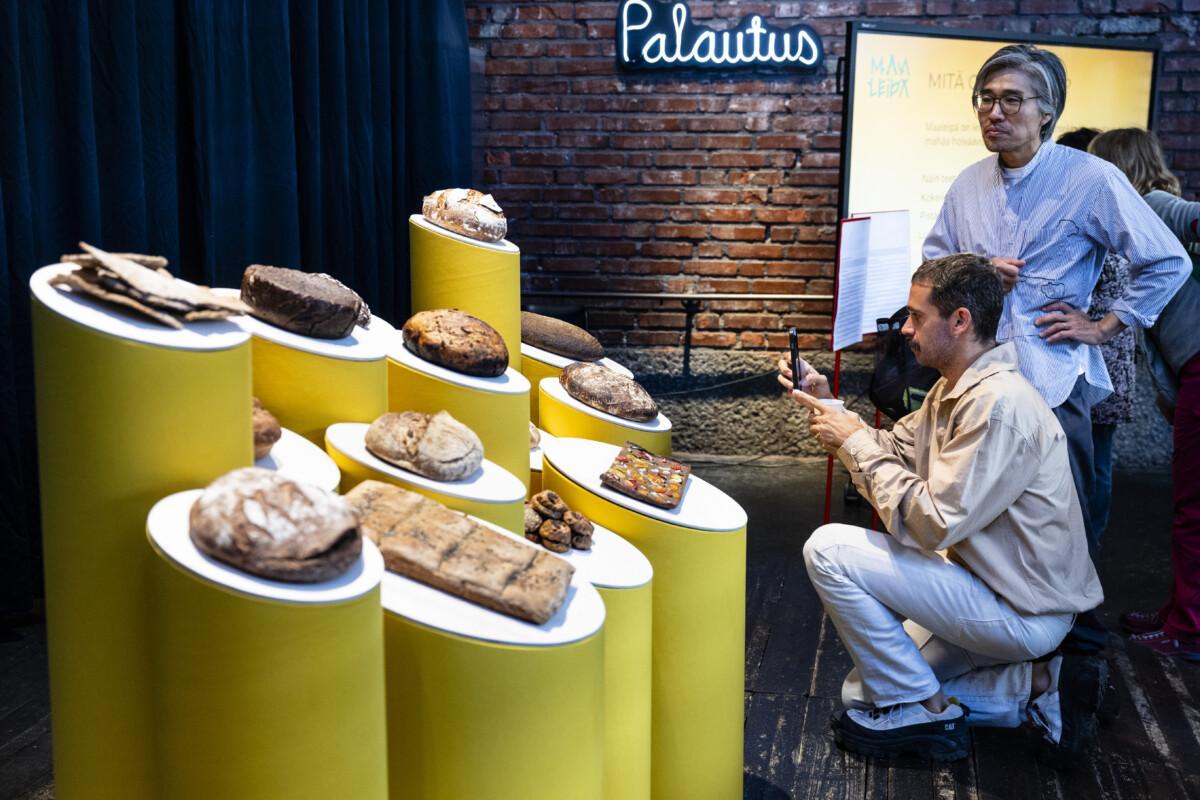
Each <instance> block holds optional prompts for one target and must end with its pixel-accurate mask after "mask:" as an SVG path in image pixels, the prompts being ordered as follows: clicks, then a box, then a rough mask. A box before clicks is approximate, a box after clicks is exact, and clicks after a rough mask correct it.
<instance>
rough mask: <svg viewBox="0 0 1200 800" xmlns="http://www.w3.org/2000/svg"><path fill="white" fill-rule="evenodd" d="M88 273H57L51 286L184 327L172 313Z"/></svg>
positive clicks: (78, 271)
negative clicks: (104, 284) (98, 279)
mask: <svg viewBox="0 0 1200 800" xmlns="http://www.w3.org/2000/svg"><path fill="white" fill-rule="evenodd" d="M88 274H89V273H86V272H83V271H82V270H74V271H72V272H66V273H63V274H62V275H55V276H54V277H53V278H51V279H50V281H49V283H50V285H51V286H58V287H61V286H66V287H68V288H69V289H71V291H75V292H81V293H82V294H87V295H91V296H92V297H95V298H98V299H100V300H103V301H105V302H106V303H114V304H116V305H119V306H124V307H125V308H128V309H131V310H133V311H136V312H137V313H139V314H141V315H142V316H144V317H148V318H150V319H152V320H154V321H155V322H157V323H159V324H160V325H166V326H167V327H168V328H175V329H180V328H182V327H183V323H182V322H180V321H179V320H177V319H175V318H174V317H172V316H171V315H170V314H166V313H164V312H162V311H157V310H155V309H153V308H150V307H149V306H147V305H145V304H143V303H140V302H138V301H137V300H134V299H133V298H132V297H130V296H129V295H126V294H121V293H120V292H114V291H110V290H108V289H106V288H104V287H103V286H101V285H100V284H99V283H97V282H96V281H94V280H90V279H89V278H88ZM92 274H94V273H92Z"/></svg>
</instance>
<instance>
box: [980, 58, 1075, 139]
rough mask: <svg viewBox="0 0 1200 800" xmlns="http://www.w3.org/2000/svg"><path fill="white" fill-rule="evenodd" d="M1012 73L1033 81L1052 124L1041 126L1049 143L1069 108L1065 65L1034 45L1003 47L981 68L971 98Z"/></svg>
mask: <svg viewBox="0 0 1200 800" xmlns="http://www.w3.org/2000/svg"><path fill="white" fill-rule="evenodd" d="M1009 71H1016V72H1021V73H1024V74H1025V75H1028V76H1029V79H1030V80H1031V81H1033V88H1034V91H1036V92H1037V93H1038V101H1037V102H1038V108H1039V109H1041V111H1042V113H1043V114H1049V115H1050V121H1049V122H1047V123H1046V124H1045V125H1043V126H1042V141H1043V142H1044V141H1046V140H1047V139H1049V138H1050V137H1051V136H1052V135H1053V134H1054V126H1055V125H1057V124H1058V118H1059V117H1061V116H1062V112H1063V106H1065V105H1066V104H1067V71H1066V70H1065V69H1063V64H1062V61H1060V60H1059V59H1058V56H1056V55H1054V53H1051V52H1050V51H1049V50H1043V49H1042V48H1040V47H1035V46H1033V45H1031V44H1010V45H1008V46H1007V47H1001V48H1000V49H999V50H997V51H996V52H995V53H992V55H991V57H990V58H989V59H988V60H987V61H985V62H983V66H982V67H980V68H979V74H978V75H976V76H975V88H974V89H973V90H972V96H973V97H974V96H978V94H979V92H980V91H982V89H983V85H984V84H985V83H987V82H988V81H989V80H990V79H991V77H992V76H993V75H995V74H997V73H999V72H1009Z"/></svg>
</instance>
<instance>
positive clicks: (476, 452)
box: [365, 411, 483, 481]
mask: <svg viewBox="0 0 1200 800" xmlns="http://www.w3.org/2000/svg"><path fill="white" fill-rule="evenodd" d="M365 444H366V447H367V450H368V451H370V452H371V453H372V454H374V455H376V456H378V457H379V458H382V459H383V460H384V461H387V462H388V463H390V464H395V465H396V466H398V467H403V468H404V469H407V470H409V471H411V472H415V473H417V474H418V475H424V476H425V477H426V478H432V479H434V480H436V481H459V480H463V479H464V478H469V477H470V476H471V475H474V474H475V472H476V471H477V470H478V469H479V467H480V466H481V465H482V464H483V442H481V441H480V440H479V437H478V436H477V435H475V431H473V430H471V429H470V428H468V427H467V426H466V425H463V424H462V423H461V422H459V421H458V420H456V419H455V418H454V417H452V416H450V414H448V413H447V412H445V411H439V412H438V413H436V414H433V415H430V414H423V413H421V412H419V411H402V412H399V413H396V412H392V413H388V414H384V415H383V416H381V417H380V418H379V419H377V420H375V421H374V422H372V423H371V425H370V426H369V427H368V428H367V434H366V442H365Z"/></svg>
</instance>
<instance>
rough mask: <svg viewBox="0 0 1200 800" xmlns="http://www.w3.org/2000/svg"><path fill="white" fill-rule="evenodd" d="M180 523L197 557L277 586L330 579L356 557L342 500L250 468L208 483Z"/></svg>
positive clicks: (350, 518) (354, 522)
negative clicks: (184, 521) (199, 554)
mask: <svg viewBox="0 0 1200 800" xmlns="http://www.w3.org/2000/svg"><path fill="white" fill-rule="evenodd" d="M188 523H189V533H190V535H191V539H192V542H193V543H194V544H195V545H196V547H197V549H199V550H200V551H201V552H203V553H204V554H206V555H208V556H211V557H212V558H215V559H217V560H218V561H222V562H224V563H226V564H229V565H230V566H233V567H237V568H238V569H240V570H243V571H245V572H249V573H251V574H253V575H259V576H261V577H264V578H271V579H272V580H277V581H291V582H295V583H316V582H318V581H327V580H332V579H333V578H336V577H338V576H339V575H341V574H343V573H344V572H345V571H346V570H348V569H350V567H351V566H352V565H353V564H354V562H356V561H357V560H358V557H359V555H360V554H361V553H362V537H361V536H360V535H359V531H358V519H357V517H356V516H355V514H354V510H353V509H352V508H351V506H350V504H349V503H347V502H346V501H345V500H344V499H343V498H341V497H339V496H338V495H336V494H333V493H331V492H326V491H325V490H323V489H318V488H316V487H315V486H309V485H307V484H304V483H299V482H297V481H292V480H289V479H287V478H284V477H281V476H280V475H279V474H278V473H276V472H272V471H271V470H267V469H258V468H257V467H243V468H241V469H236V470H234V471H233V472H230V473H227V474H225V475H223V476H222V477H220V478H217V480H215V481H213V482H212V483H210V484H209V485H208V488H206V489H205V490H204V492H203V494H201V495H200V497H199V499H197V500H196V502H195V503H194V504H193V505H192V509H191V512H190V514H189V517H188Z"/></svg>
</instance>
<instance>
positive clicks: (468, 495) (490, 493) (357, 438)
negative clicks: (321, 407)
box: [325, 422, 525, 533]
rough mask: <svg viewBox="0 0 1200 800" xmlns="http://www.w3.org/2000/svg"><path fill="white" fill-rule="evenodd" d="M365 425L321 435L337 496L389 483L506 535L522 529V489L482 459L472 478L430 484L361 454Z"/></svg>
mask: <svg viewBox="0 0 1200 800" xmlns="http://www.w3.org/2000/svg"><path fill="white" fill-rule="evenodd" d="M366 433H367V425H365V424H361V423H353V422H347V423H340V424H337V425H330V426H329V428H328V430H327V431H326V433H325V450H326V452H328V453H329V455H330V457H331V458H332V459H333V462H334V463H335V464H337V466H338V469H340V470H341V472H342V494H345V493H346V492H348V491H350V490H351V489H353V488H354V487H355V486H357V485H358V484H360V483H362V482H363V481H365V480H376V481H385V482H387V483H394V484H396V485H398V486H401V487H403V488H405V489H408V490H410V491H413V492H417V493H418V494H423V495H425V496H426V497H429V498H431V499H433V500H437V501H438V502H439V503H442V504H443V505H446V506H448V507H450V508H453V509H455V510H457V511H461V512H463V513H464V514H472V515H474V516H476V517H479V518H481V519H485V520H487V521H488V522H493V523H495V524H497V525H499V526H500V527H501V528H504V529H505V530H508V531H513V532H514V533H521V532H522V531H524V529H525V523H524V520H525V484H523V483H521V481H519V480H518V479H517V478H516V477H515V476H513V475H512V474H511V473H509V472H508V471H507V470H505V469H504V468H503V467H501V466H499V465H498V464H496V463H494V462H492V461H490V460H488V459H484V462H483V466H482V467H481V468H480V469H479V470H478V471H477V472H476V473H475V475H473V476H471V477H470V478H467V479H465V480H461V481H435V480H432V479H430V478H426V477H424V476H422V475H417V474H415V473H413V472H409V471H408V470H406V469H401V468H400V467H397V466H394V465H392V464H389V463H387V462H386V461H382V460H381V459H378V458H376V457H375V456H373V455H372V454H371V453H369V452H368V451H367V448H366V445H365V444H364V438H365V436H366Z"/></svg>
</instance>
